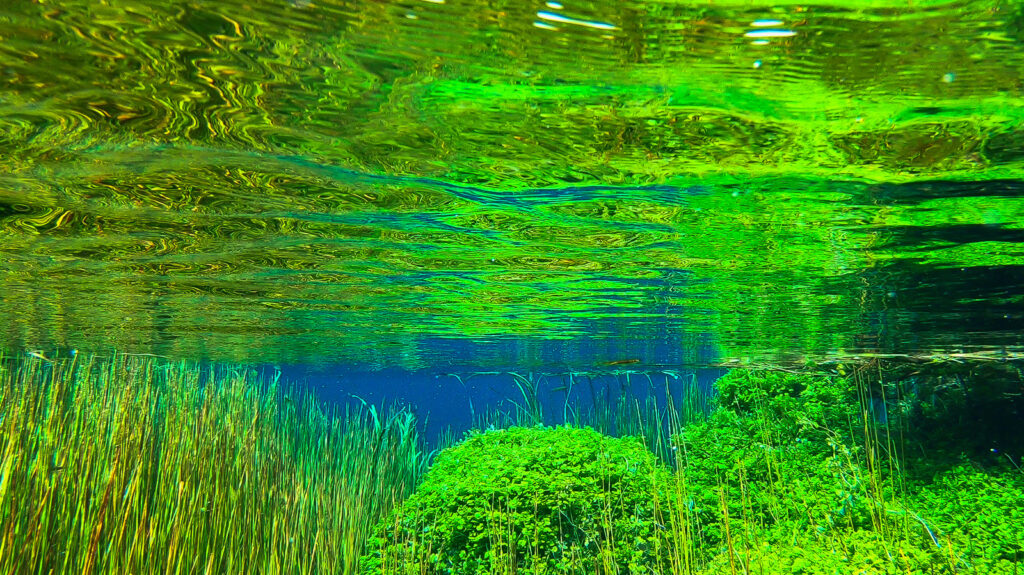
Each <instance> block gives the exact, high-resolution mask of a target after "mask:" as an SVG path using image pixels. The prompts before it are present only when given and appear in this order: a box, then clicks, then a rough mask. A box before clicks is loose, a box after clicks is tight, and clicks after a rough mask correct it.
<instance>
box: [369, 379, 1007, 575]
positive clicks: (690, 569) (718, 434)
mask: <svg viewBox="0 0 1024 575" xmlns="http://www.w3.org/2000/svg"><path fill="white" fill-rule="evenodd" d="M889 367H890V368H891V371H890V370H886V371H878V370H879V369H880V368H879V366H878V365H876V364H870V365H862V366H859V367H857V368H856V369H855V370H853V371H852V373H850V374H849V376H846V377H844V376H839V375H822V374H809V373H807V374H799V373H786V372H748V371H739V370H737V371H733V372H731V373H730V374H729V375H727V376H726V377H724V378H722V379H720V380H719V381H718V390H719V404H718V407H717V408H716V409H714V410H713V412H712V414H711V416H710V417H709V418H707V419H706V420H699V419H697V420H693V421H691V422H689V423H688V424H686V425H685V426H683V427H682V428H680V429H677V430H676V431H677V433H676V434H675V446H676V449H675V451H674V453H675V454H676V457H677V465H676V467H675V470H674V471H673V470H672V468H671V467H670V466H666V465H664V464H662V463H656V462H655V461H656V460H654V459H648V460H647V461H648V462H647V463H644V464H641V465H638V466H637V468H636V471H635V472H630V473H628V474H625V475H624V474H623V468H622V466H623V465H625V466H630V465H633V464H634V463H633V462H637V461H641V460H643V457H642V456H641V454H640V453H638V452H637V451H636V447H637V446H639V445H640V443H639V442H637V443H635V444H630V443H623V444H621V445H622V446H629V445H632V446H633V447H631V448H629V449H630V450H629V455H625V456H621V457H619V458H612V459H613V460H615V459H618V460H619V461H620V462H621V463H620V464H618V465H614V464H613V465H611V467H609V466H608V464H605V463H603V462H604V461H605V459H604V457H605V454H606V453H612V452H614V451H615V448H614V447H613V446H615V445H616V443H614V442H615V441H617V440H613V439H610V438H607V437H602V436H601V435H599V434H598V433H596V432H594V431H592V430H589V429H578V428H566V427H558V428H544V427H535V428H529V429H524V428H511V429H508V430H505V431H489V432H486V433H483V434H473V435H470V436H469V437H468V438H467V439H466V440H465V442H464V443H463V444H461V445H459V446H456V447H453V448H450V449H448V450H446V451H444V452H442V454H441V455H440V456H439V457H438V461H437V464H436V466H435V467H434V468H433V469H432V470H431V471H430V472H429V473H428V476H427V479H426V480H425V482H424V483H423V484H422V486H421V487H420V489H419V490H417V492H416V493H414V494H413V496H412V497H411V498H410V499H409V500H408V501H406V503H405V504H404V505H402V506H400V507H396V508H395V510H394V511H393V512H392V514H391V515H390V516H389V517H387V518H386V519H384V520H382V521H381V523H380V524H379V525H378V527H377V532H376V536H375V537H374V539H373V543H372V545H371V546H370V548H369V553H368V555H367V556H366V558H364V562H363V569H362V573H363V574H364V575H369V574H374V573H380V574H382V575H393V574H399V573H402V574H405V573H427V574H430V573H458V574H462V573H501V574H506V573H581V574H582V573H602V574H603V573H608V574H610V573H630V574H640V573H666V574H669V573H670V574H673V575H678V574H686V575H711V574H723V575H725V574H727V575H737V574H744V575H747V574H759V575H783V574H790V573H803V574H822V575H825V574H829V575H832V574H847V573H864V574H893V575H896V574H929V575H932V574H949V575H952V574H958V573H986V574H989V573H991V574H1000V575H1003V574H1005V575H1009V574H1011V573H1017V572H1018V571H1019V570H1021V569H1024V566H1022V563H1024V550H1022V543H1024V512H1022V511H1021V510H1020V508H1019V501H1021V498H1022V497H1024V471H1022V469H1021V468H1020V467H1018V465H1019V458H1020V455H1021V454H1020V453H1008V454H998V455H996V456H992V453H990V454H989V455H990V457H988V458H985V457H981V456H980V454H979V453H978V452H977V451H976V450H975V449H974V447H973V445H972V442H974V441H979V440H981V441H983V440H985V439H986V438H988V439H991V437H992V436H991V435H990V434H988V433H986V432H984V431H983V430H979V429H978V428H976V427H974V426H972V425H971V424H970V422H969V421H967V420H962V421H961V423H960V428H959V429H957V428H956V426H952V427H953V429H952V430H950V435H949V436H952V435H955V434H957V433H961V434H964V435H963V436H961V438H960V439H961V441H960V442H959V443H957V442H947V441H940V442H938V443H936V444H929V443H928V439H929V438H928V434H929V430H931V429H933V428H934V426H935V425H936V424H937V423H942V422H944V423H943V424H944V425H946V426H947V427H949V426H950V421H949V418H950V416H951V415H952V414H953V413H959V414H960V415H961V416H962V417H963V416H965V415H969V413H970V409H969V405H967V404H965V403H964V399H963V397H964V395H963V393H962V391H963V388H966V389H971V388H972V387H973V388H974V389H975V390H976V391H978V393H977V394H968V395H984V390H985V389H994V390H997V393H1003V390H1005V389H1019V388H1020V386H1021V385H1022V379H1021V377H1020V374H1019V373H1015V369H1013V368H1012V367H1010V368H1009V369H1006V368H1005V367H1004V368H999V367H992V366H991V365H984V364H982V365H975V366H972V367H970V368H965V367H964V366H962V365H961V366H959V367H957V368H949V373H947V374H946V375H947V376H949V375H950V374H952V373H957V374H959V376H960V378H961V382H962V385H961V386H958V389H951V388H950V387H949V386H948V385H945V384H944V383H942V381H948V379H947V380H943V379H942V378H939V377H936V376H934V374H932V375H929V373H928V372H929V371H930V370H931V369H932V367H931V366H928V365H926V366H915V369H913V370H912V371H911V370H906V369H903V368H905V367H906V366H903V368H901V367H900V366H898V365H897V366H889ZM841 369H842V370H843V371H844V372H845V371H846V370H847V369H852V368H851V367H850V366H845V367H842V368H841ZM901 371H902V372H905V373H903V375H900V373H901ZM906 373H911V374H913V375H909V376H908V375H906ZM982 374H984V375H986V376H987V377H992V378H996V377H999V378H1001V380H1000V381H979V380H978V379H976V376H978V375H982ZM958 397H959V398H960V399H958ZM979 401H983V402H984V400H983V399H980V398H979ZM1012 401H1013V400H1009V401H1007V402H1006V403H1005V404H1004V405H1003V407H1004V411H1005V412H1006V413H1010V412H1012V410H1013V409H1015V406H1014V405H1013V404H1012ZM925 405H943V406H944V407H943V408H942V409H937V410H936V409H933V408H931V409H923V406H925ZM986 406H987V407H989V410H988V413H989V415H991V416H992V417H998V416H999V414H1000V412H999V410H997V409H992V406H991V405H987V404H986ZM1022 425H1024V423H1020V422H1018V423H1016V427H1015V428H1011V429H1009V430H1005V429H1004V430H1003V431H1004V432H1009V433H1016V435H1015V436H1014V437H1016V438H1018V440H1017V443H1016V444H1015V448H1017V449H1019V445H1020V444H1019V437H1020V429H1021V426H1022ZM972 429H973V436H969V437H968V436H967V434H969V433H971V430H972ZM949 436H946V437H947V438H948V437H949ZM979 436H981V437H979ZM911 448H912V449H911ZM908 451H913V452H914V453H913V454H908V453H907V452H908ZM580 454H583V455H580ZM647 457H650V455H649V454H648V455H647ZM595 462H600V463H601V464H595ZM627 476H628V478H629V483H624V477H627ZM587 485H590V486H591V487H590V490H589V491H588V490H587V489H586V488H585V487H584V486H587ZM627 485H632V487H627ZM636 489H647V490H648V491H647V493H646V494H645V496H640V495H639V494H637V493H636V491H635V490H636ZM616 490H618V491H616ZM588 493H589V495H588ZM610 494H611V495H610ZM609 501H611V502H613V503H612V504H609V503H608V502H609ZM620 504H623V505H624V508H622V507H619V505H620ZM562 505H565V506H567V508H566V509H567V511H565V512H564V513H563V512H562V511H560V510H561V509H562V507H560V506H562ZM580 510H583V512H584V513H589V514H590V515H589V517H590V522H589V523H588V522H587V521H584V520H583V519H582V518H581V515H580ZM624 516H625V517H628V518H630V519H629V520H628V521H625V522H623V521H622V520H621V519H622V517H624ZM559 518H564V519H565V521H564V522H561V521H559ZM652 521H653V527H652V523H651V522H652ZM580 525H586V526H588V527H590V526H600V528H599V533H598V534H594V533H593V532H592V531H588V530H587V529H580V528H579V527H578V526H580ZM590 528H591V529H593V528H595V527H590ZM581 540H582V541H584V542H587V541H590V542H591V543H590V544H584V545H579V542H580V541H581ZM553 542H557V544H554V543H553ZM622 545H626V546H627V547H628V548H630V549H632V551H633V554H632V555H630V554H624V553H623V552H622ZM568 550H572V553H571V554H569V555H566V552H567V551H568Z"/></svg>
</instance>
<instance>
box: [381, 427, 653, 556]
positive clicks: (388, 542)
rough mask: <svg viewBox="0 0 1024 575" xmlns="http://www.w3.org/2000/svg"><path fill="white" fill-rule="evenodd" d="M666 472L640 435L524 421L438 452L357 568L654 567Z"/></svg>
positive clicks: (382, 526) (482, 434)
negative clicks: (529, 425) (529, 424)
mask: <svg viewBox="0 0 1024 575" xmlns="http://www.w3.org/2000/svg"><path fill="white" fill-rule="evenodd" d="M667 477H668V472H667V470H666V469H665V468H663V467H662V466H660V465H659V463H658V462H657V459H656V458H655V456H654V455H653V454H652V453H651V452H650V451H648V450H647V449H645V447H644V446H643V444H642V443H641V442H640V441H639V440H636V439H632V438H623V439H616V438H611V437H607V436H604V435H601V434H600V433H598V432H596V431H593V430H591V429H588V428H583V429H581V428H572V427H557V428H544V427H535V428H519V427H514V428H510V429H507V430H503V431H491V432H487V433H481V434H476V435H472V436H470V437H468V438H467V439H466V440H465V441H464V442H463V443H462V444H460V445H458V446H455V447H452V448H449V449H447V450H445V451H443V452H442V453H441V454H440V455H439V456H438V457H437V460H436V462H435V464H434V465H433V467H432V468H431V470H430V472H429V473H428V474H427V477H426V479H425V480H424V482H423V484H422V485H421V486H420V487H419V489H417V491H416V492H415V493H414V494H413V495H412V496H411V497H410V498H409V499H408V500H407V501H406V502H405V503H404V504H403V505H402V506H401V507H400V508H398V509H397V510H396V511H395V512H394V513H392V514H391V516H390V517H389V518H388V519H386V520H385V521H383V522H382V523H381V524H380V526H379V528H378V531H377V536H376V537H375V538H374V539H373V541H372V543H371V548H370V552H369V553H368V554H367V555H366V557H364V560H363V569H362V573H364V574H367V575H369V574H372V573H386V574H396V573H454V574H465V575H470V574H472V575H475V574H477V573H523V574H539V573H594V572H598V573H650V572H652V571H653V572H659V567H660V566H661V565H662V563H663V561H664V558H665V555H666V553H667V551H666V548H665V545H664V540H663V536H664V530H665V527H664V525H663V524H662V523H661V522H660V521H659V518H660V505H661V503H662V497H663V496H664V495H663V494H664V491H663V486H664V484H665V481H666V479H667Z"/></svg>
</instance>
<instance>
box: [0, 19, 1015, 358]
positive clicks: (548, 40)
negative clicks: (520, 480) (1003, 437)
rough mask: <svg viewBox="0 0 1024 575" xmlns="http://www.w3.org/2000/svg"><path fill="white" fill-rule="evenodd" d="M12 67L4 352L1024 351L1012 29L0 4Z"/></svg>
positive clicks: (0, 100) (1004, 22)
mask: <svg viewBox="0 0 1024 575" xmlns="http://www.w3.org/2000/svg"><path fill="white" fill-rule="evenodd" d="M0 39H2V41H0V257H2V258H3V262H4V264H3V266H2V267H0V326H2V327H0V340H2V341H0V343H2V344H3V345H7V346H12V347H17V348H23V349H52V348H53V347H55V346H61V347H75V348H82V349H109V347H110V346H116V347H117V348H119V349H122V350H127V351H135V352H139V353H155V354H161V355H169V356H176V357H180V356H186V357H205V358H210V359H229V360H233V361H256V360H260V361H282V362H293V363H294V362H300V363H301V362H308V363H319V362H330V361H355V362H364V363H368V364H371V365H396V364H397V365H405V366H409V367H417V366H423V365H427V364H437V363H460V362H462V363H465V364H467V365H468V364H480V365H493V364H494V363H495V362H498V363H505V362H512V361H514V362H518V363H520V364H524V363H525V364H531V363H533V364H538V365H549V366H550V365H558V366H563V367H568V368H570V369H586V368H587V366H593V365H595V362H599V361H602V360H608V359H621V357H626V356H628V357H629V358H633V357H635V358H637V359H639V360H641V362H642V363H643V364H648V365H655V364H656V365H662V366H666V365H683V364H701V363H706V362H708V361H711V358H713V357H714V356H715V355H719V356H722V357H721V358H722V359H725V360H743V361H746V360H762V359H763V360H771V361H777V362H781V361H804V360H806V359H815V358H819V359H820V358H822V357H831V356H835V355H838V354H844V353H904V354H934V353H953V352H960V351H964V350H975V351H985V352H994V351H997V350H1002V351H1003V352H1004V353H1011V352H1016V351H1017V350H1020V347H1021V343H1022V341H1021V338H1022V336H1021V333H1022V329H1021V328H1022V327H1024V321H1022V320H1024V264H1021V263H1020V262H1022V261H1024V259H1022V257H1021V256H1022V255H1024V122H1022V117H1024V8H1022V7H1021V4H1020V3H1018V2H1010V1H995V0H976V1H952V2H951V1H940V0H929V1H923V2H914V3H912V4H910V5H908V3H907V2H905V1H900V2H897V1H888V0H859V1H849V2H842V3H839V2H833V4H832V5H825V4H821V5H807V4H804V3H799V2H792V3H791V2H771V3H768V2H760V1H754V2H751V1H746V0H745V1H742V2H739V1H736V2H731V1H726V2H714V3H708V2H695V1H694V2H690V1H681V0H676V1H667V0H662V1H653V2H643V3H635V2H627V3H619V2H608V1H601V2H592V1H581V2H571V3H570V2H566V3H564V4H559V3H554V2H552V3H548V4H547V5H545V4H542V3H539V2H537V3H520V2H504V1H498V2H476V1H461V0H435V1H429V2H428V1H414V2H407V1H404V2H397V1H388V2H373V3H355V2H335V1H327V2H310V1H309V0H293V1H291V2H259V3H248V2H238V1H234V0H229V1H218V2H211V1H198V2H197V1H191V2H183V1H173V2H129V1H124V2H113V3H106V4H104V3H95V2H84V1H68V2H62V3H60V5H59V6H57V5H51V4H48V3H28V2H15V3H11V5H10V6H5V7H4V8H2V9H0ZM467 346H468V347H467ZM467 349H471V350H472V352H471V353H464V352H465V350H467ZM613 356H614V357H613Z"/></svg>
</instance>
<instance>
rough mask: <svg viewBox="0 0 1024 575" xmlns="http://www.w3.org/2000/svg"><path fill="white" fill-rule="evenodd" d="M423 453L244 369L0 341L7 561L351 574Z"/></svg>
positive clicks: (9, 572)
mask: <svg viewBox="0 0 1024 575" xmlns="http://www.w3.org/2000/svg"><path fill="white" fill-rule="evenodd" d="M428 460H429V454H428V453H427V452H426V451H425V450H424V448H423V444H422V442H421V440H420V438H419V435H418V432H417V429H416V420H415V418H414V417H413V416H412V414H411V413H410V412H408V411H405V410H401V409H397V410H392V411H391V412H390V413H388V414H383V413H380V412H378V411H377V410H376V409H374V408H363V409H349V410H346V411H344V412H342V413H332V412H330V411H327V410H325V409H324V408H322V407H321V406H319V405H318V404H317V403H316V402H315V401H314V399H313V398H312V397H311V396H309V395H306V394H298V393H293V392H287V391H283V390H282V389H281V388H280V387H279V386H277V385H276V382H260V381H258V380H257V379H256V378H255V377H254V376H253V374H252V373H250V372H247V371H246V370H244V369H241V368H237V369H236V368H217V369H201V368H200V367H199V366H197V365H195V364H190V363H167V362H161V361H157V360H154V359H152V358H140V357H130V356H125V355H118V356H116V357H114V358H112V359H109V360H100V359H96V358H87V359H83V358H80V357H76V358H74V359H65V360H59V361H54V362H51V361H49V360H44V359H41V358H28V359H23V358H21V357H11V356H0V573H2V574H4V575H14V574H20V573H82V574H86V575H93V574H110V575H123V574H125V573H132V574H136V575H143V574H154V575H155V574H158V573H159V574H169V573H180V574H184V573H203V574H207V575H213V574H217V573H262V574H265V575H266V574H274V573H280V574H289V575H291V574H313V573H318V574H328V573H353V572H354V569H355V566H356V563H357V561H358V559H359V557H360V555H361V553H362V550H363V545H364V542H365V540H366V538H367V537H368V536H369V532H370V529H371V528H372V526H373V525H374V524H375V523H376V522H377V520H378V519H379V518H380V517H381V516H383V515H385V514H386V513H387V512H388V511H390V510H391V508H392V506H394V505H395V504H396V503H397V502H400V501H401V500H403V499H404V498H405V497H406V496H407V495H408V494H409V492H410V491H411V490H412V488H413V487H414V486H415V485H416V484H417V483H418V482H419V480H420V477H421V475H422V474H423V473H424V471H425V470H426V466H427V464H428Z"/></svg>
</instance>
